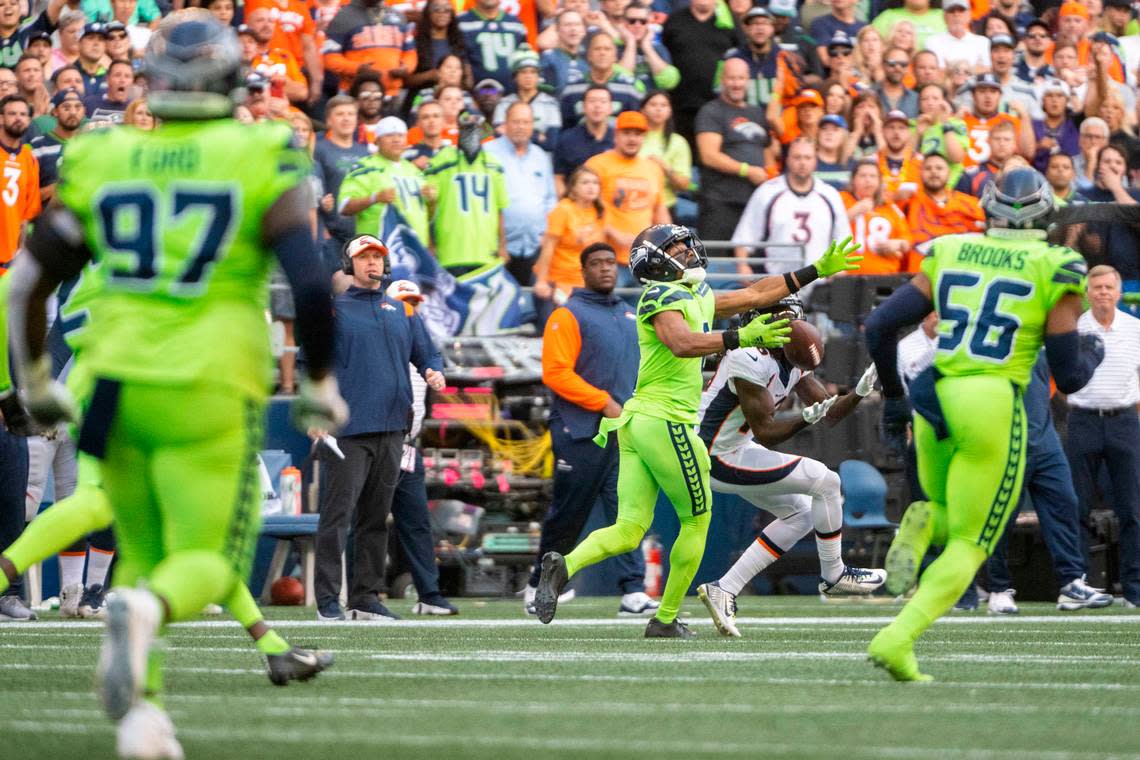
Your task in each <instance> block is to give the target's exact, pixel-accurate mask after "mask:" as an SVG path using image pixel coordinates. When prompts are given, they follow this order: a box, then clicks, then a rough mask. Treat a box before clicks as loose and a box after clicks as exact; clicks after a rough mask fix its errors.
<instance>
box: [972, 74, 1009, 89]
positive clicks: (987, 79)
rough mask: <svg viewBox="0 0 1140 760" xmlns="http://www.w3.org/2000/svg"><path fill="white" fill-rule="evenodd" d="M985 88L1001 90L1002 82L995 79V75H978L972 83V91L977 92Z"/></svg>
mask: <svg viewBox="0 0 1140 760" xmlns="http://www.w3.org/2000/svg"><path fill="white" fill-rule="evenodd" d="M984 87H988V88H990V89H993V90H1000V89H1001V82H999V81H998V79H997V77H995V76H994V75H993V74H990V73H989V72H986V73H985V74H978V75H977V76H976V77H974V79H973V81H971V82H970V89H971V90H977V89H979V88H984Z"/></svg>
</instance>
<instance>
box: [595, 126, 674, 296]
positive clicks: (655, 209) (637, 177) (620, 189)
mask: <svg viewBox="0 0 1140 760" xmlns="http://www.w3.org/2000/svg"><path fill="white" fill-rule="evenodd" d="M648 131H649V122H648V121H646V119H645V114H643V113H641V112H640V111H623V112H622V113H620V114H619V115H618V117H617V123H616V124H615V132H614V147H613V149H612V150H607V151H606V152H605V153H599V154H598V155H596V156H594V157H593V158H591V159H590V160H589V161H587V162H586V166H587V167H589V168H590V169H593V170H594V171H595V172H596V173H597V175H598V178H599V179H600V180H601V182H602V205H603V206H604V207H605V209H606V221H607V223H608V224H609V229H608V236H609V238H610V242H612V243H613V244H614V250H615V251H617V257H618V263H619V264H622V265H625V264H627V263H629V248H630V246H631V245H632V244H633V239H634V238H635V237H637V235H638V233H640V232H641V231H642V230H643V229H645V228H646V227H648V226H650V225H652V224H668V223H669V222H670V221H671V220H670V217H669V209H667V208H666V207H665V175H664V173H663V172H662V171H661V167H660V166H658V165H657V164H655V163H653V162H652V161H650V160H649V159H648V158H642V157H641V156H639V155H638V153H639V152H640V151H641V145H642V143H644V142H645V133H646V132H648ZM622 272H623V275H622V277H623V282H626V281H628V282H632V275H629V272H628V271H627V270H625V269H623V270H622Z"/></svg>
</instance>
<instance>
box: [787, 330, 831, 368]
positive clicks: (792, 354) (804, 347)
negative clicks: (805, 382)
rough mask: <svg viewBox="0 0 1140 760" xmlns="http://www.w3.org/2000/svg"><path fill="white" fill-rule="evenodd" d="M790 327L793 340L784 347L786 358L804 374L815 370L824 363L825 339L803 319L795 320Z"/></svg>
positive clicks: (790, 335) (790, 336)
mask: <svg viewBox="0 0 1140 760" xmlns="http://www.w3.org/2000/svg"><path fill="white" fill-rule="evenodd" d="M789 326H790V327H791V328H792V332H791V333H790V334H789V335H788V337H789V338H791V340H790V341H789V342H788V345H786V346H784V356H785V357H786V358H787V360H788V361H789V362H791V363H792V364H793V365H794V366H795V367H797V368H799V369H800V370H802V371H804V372H809V371H811V370H813V369H815V368H816V367H818V366H819V364H820V362H822V361H823V339H822V338H820V336H819V331H818V330H816V329H815V328H814V327H813V326H812V325H811V323H810V322H805V321H804V320H802V319H793V320H792V322H791V325H789Z"/></svg>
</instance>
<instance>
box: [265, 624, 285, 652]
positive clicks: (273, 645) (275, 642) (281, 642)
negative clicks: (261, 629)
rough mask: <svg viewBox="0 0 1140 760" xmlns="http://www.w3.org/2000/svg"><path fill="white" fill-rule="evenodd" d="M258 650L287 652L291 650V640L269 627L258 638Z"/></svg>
mask: <svg viewBox="0 0 1140 760" xmlns="http://www.w3.org/2000/svg"><path fill="white" fill-rule="evenodd" d="M257 651H259V652H261V653H262V654H285V653H286V652H288V651H289V642H288V641H286V640H285V639H283V638H281V635H280V634H279V633H277V631H275V630H273V629H272V628H269V629H267V630H266V631H265V633H263V634H262V635H261V636H260V637H259V638H258V639H257Z"/></svg>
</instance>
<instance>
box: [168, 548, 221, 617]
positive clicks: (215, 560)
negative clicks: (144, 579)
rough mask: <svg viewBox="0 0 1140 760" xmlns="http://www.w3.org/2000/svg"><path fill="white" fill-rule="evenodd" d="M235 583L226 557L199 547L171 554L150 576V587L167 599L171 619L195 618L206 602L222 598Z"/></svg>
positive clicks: (218, 600)
mask: <svg viewBox="0 0 1140 760" xmlns="http://www.w3.org/2000/svg"><path fill="white" fill-rule="evenodd" d="M234 582H235V578H234V571H233V567H232V566H231V565H230V563H229V562H228V561H226V559H225V557H223V556H222V555H221V554H220V553H218V552H211V551H204V550H200V549H199V550H190V551H182V552H177V553H175V554H171V555H170V556H169V557H166V558H165V559H163V560H162V561H161V562H159V563H158V565H157V566H156V567H155V568H154V572H153V573H151V575H150V589H151V591H153V592H154V593H155V595H157V596H159V597H161V598H162V599H163V600H164V601H165V602H166V604H167V606H168V608H169V610H170V620H171V621H176V620H186V619H188V618H191V617H194V616H196V615H198V614H199V613H201V612H202V608H203V607H205V606H206V605H207V604H211V603H216V602H220V601H222V600H224V599H225V598H226V596H227V595H228V593H229V590H230V588H231V587H232V586H233V584H234Z"/></svg>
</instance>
